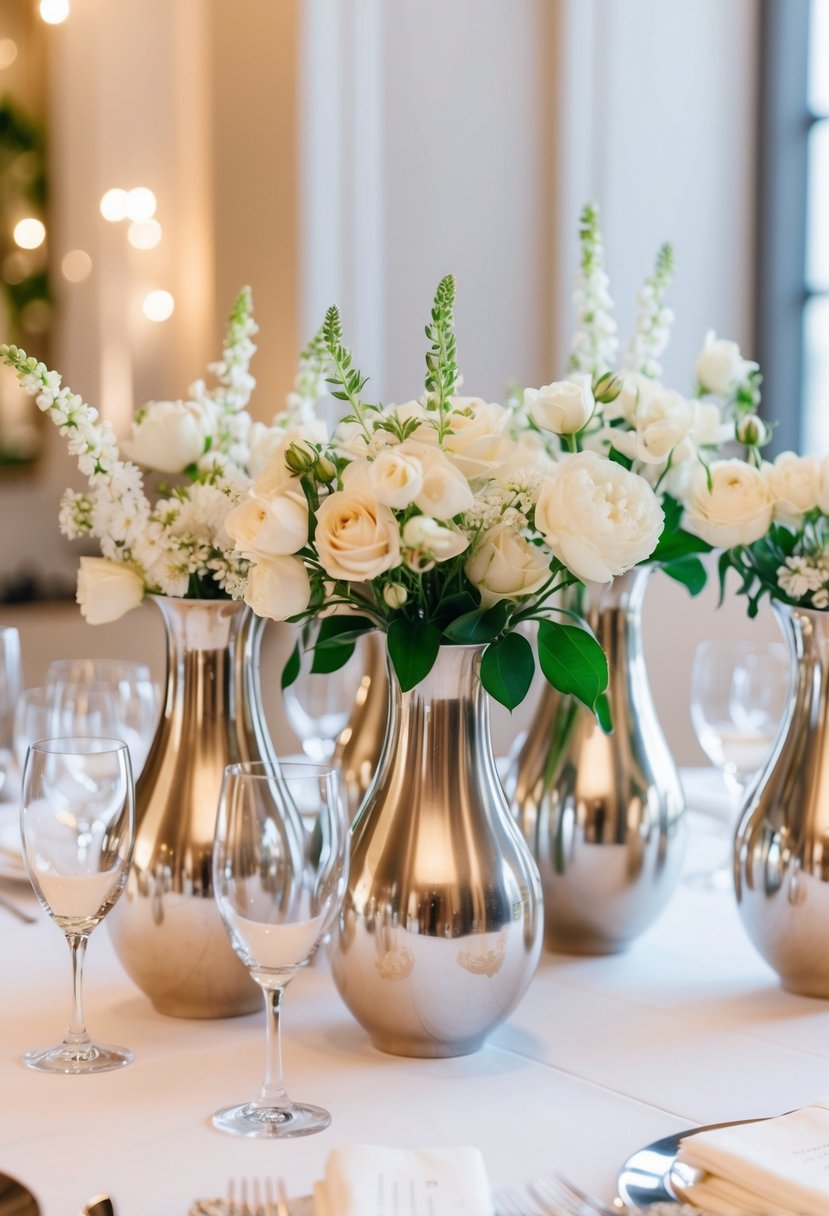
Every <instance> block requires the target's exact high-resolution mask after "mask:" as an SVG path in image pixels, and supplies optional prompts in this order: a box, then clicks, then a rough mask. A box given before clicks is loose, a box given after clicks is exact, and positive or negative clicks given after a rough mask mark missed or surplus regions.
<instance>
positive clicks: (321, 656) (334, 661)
mask: <svg viewBox="0 0 829 1216" xmlns="http://www.w3.org/2000/svg"><path fill="white" fill-rule="evenodd" d="M353 654H354V643H353V642H346V641H341V640H340V639H338V638H329V640H328V641H327V642H326V644H325V646H324V647H323V649H322V650H320V649H319V648H318V647H317V646H315V647H314V661H313V663H312V664H311V671H312V672H313V673H314V675H328V674H329V673H330V672H332V671H339V670H340V668H341V667H345V665H346V663H347V662H348V660H349V659H350V658H351V656H352V655H353Z"/></svg>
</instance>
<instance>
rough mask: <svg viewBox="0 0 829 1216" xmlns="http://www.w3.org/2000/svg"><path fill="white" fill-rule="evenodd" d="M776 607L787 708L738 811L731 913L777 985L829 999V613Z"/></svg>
mask: <svg viewBox="0 0 829 1216" xmlns="http://www.w3.org/2000/svg"><path fill="white" fill-rule="evenodd" d="M774 608H775V612H776V615H777V618H778V620H779V621H780V624H781V626H782V628H783V630H784V632H785V634H786V639H787V642H788V646H789V653H790V656H791V660H792V673H791V688H790V697H789V706H788V710H787V713H786V717H785V719H784V721H783V723H782V725H781V728H780V733H779V735H778V738H777V742H776V744H775V746H774V749H773V750H772V753H771V755H770V757H769V759H768V761H767V763H766V766H765V768H764V769H763V770H762V771H761V773H760V774H759V776H758V777H757V779H756V780H755V782H754V785H753V787H752V788H751V790H750V792H749V794H748V796H747V798H746V801H745V804H744V808H743V811H742V813H741V815H740V821H739V824H738V827H737V834H736V840H735V850H734V883H735V888H736V893H737V907H738V909H739V913H740V917H741V919H742V922H743V925H744V926H745V929H746V931H747V933H748V935H749V937H750V938H751V940H752V942H753V943H754V945H755V947H756V948H757V950H758V951H759V953H760V954H761V955H762V956H763V958H764V959H765V960H766V962H767V963H769V964H770V965H771V966H772V967H773V968H774V970H775V971H776V972H777V974H778V975H779V976H780V982H781V983H782V985H783V987H784V988H788V989H789V990H790V991H791V992H799V993H803V994H804V995H806V996H818V997H829V952H827V949H826V939H827V935H829V614H828V613H826V612H818V611H816V610H814V609H810V608H792V607H789V606H788V605H787V604H780V603H775V604H774Z"/></svg>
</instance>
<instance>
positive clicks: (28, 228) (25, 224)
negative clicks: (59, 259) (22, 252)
mask: <svg viewBox="0 0 829 1216" xmlns="http://www.w3.org/2000/svg"><path fill="white" fill-rule="evenodd" d="M13 235H14V243H15V244H16V245H19V246H20V248H21V249H38V248H39V247H40V246H41V245H42V244H43V242H44V241H45V240H46V227H45V225H44V224H42V223H41V221H40V220H36V219H35V218H34V216H31V215H29V216H27V217H26V218H25V219H24V220H18V221H17V223H16V224H15V226H14V233H13Z"/></svg>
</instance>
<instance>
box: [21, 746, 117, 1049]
mask: <svg viewBox="0 0 829 1216" xmlns="http://www.w3.org/2000/svg"><path fill="white" fill-rule="evenodd" d="M134 802H135V799H134V789H133V780H132V771H131V768H130V756H129V749H128V748H127V745H126V744H125V743H123V742H122V741H121V740H120V739H82V738H66V739H44V740H41V741H40V742H37V743H33V744H32V746H31V747H30V748H29V751H28V753H27V756H26V763H25V766H24V770H23V794H22V802H21V808H20V832H21V836H22V840H23V858H24V861H25V863H26V871H27V873H28V875H29V878H30V879H31V883H32V886H33V887H34V889H35V894H36V895H37V897H38V899H39V900H40V903H41V905H42V906H43V908H44V909H45V910H46V911H47V912H48V913H49V915H50V916H51V918H52V920H54V921H55V923H56V924H57V925H58V926H59V927H60V928H61V929H62V930H63V932H64V935H65V936H66V940H67V942H68V944H69V951H70V954H71V956H72V1012H71V1016H70V1020H69V1025H68V1027H67V1029H66V1033H65V1034H64V1037H63V1042H61V1043H59V1044H58V1045H57V1046H56V1047H46V1048H42V1049H38V1050H35V1051H29V1052H27V1053H26V1054H25V1055H24V1057H23V1061H24V1063H25V1064H27V1065H28V1067H29V1068H35V1069H38V1070H39V1071H41V1072H53V1073H54V1072H58V1073H87V1072H105V1071H108V1070H109V1069H112V1068H121V1067H122V1066H123V1065H124V1064H128V1063H129V1062H130V1060H131V1059H132V1053H131V1052H129V1051H127V1050H126V1049H125V1048H123V1047H109V1046H104V1045H102V1044H99V1043H93V1042H92V1040H91V1039H90V1037H89V1035H88V1034H87V1031H86V1026H85V1024H84V1017H83V1001H82V985H83V963H84V957H85V955H86V947H87V943H88V941H89V935H90V934H91V932H92V930H93V929H94V928H95V927H96V926H97V925H99V924H100V923H101V921H102V920H103V918H104V917H105V916H106V914H107V912H108V911H109V910H110V908H111V907H112V906H113V904H114V903H115V901H116V900H117V899H118V896H119V895H120V894H121V891H122V890H123V887H124V884H125V883H126V880H127V871H128V868H129V864H130V858H131V855H132V844H133V835H134V822H135V811H134Z"/></svg>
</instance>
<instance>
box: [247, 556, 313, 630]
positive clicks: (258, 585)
mask: <svg viewBox="0 0 829 1216" xmlns="http://www.w3.org/2000/svg"><path fill="white" fill-rule="evenodd" d="M310 598H311V580H310V579H309V578H308V571H307V570H306V569H305V563H304V562H303V561H302V559H301V558H299V557H270V558H268V559H267V561H258V562H257V563H256V565H254V566H251V568H250V570H249V571H248V585H247V590H246V591H245V603H246V604H249V605H250V607H251V608H252V609H253V611H254V612H255V613H256V615H257V616H264V617H269V618H270V619H271V620H272V621H286V620H287V619H288V618H289V617H292V616H297V615H298V614H299V613H300V612H304V611H305V609H306V608H307V607H308V601H309V600H310Z"/></svg>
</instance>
